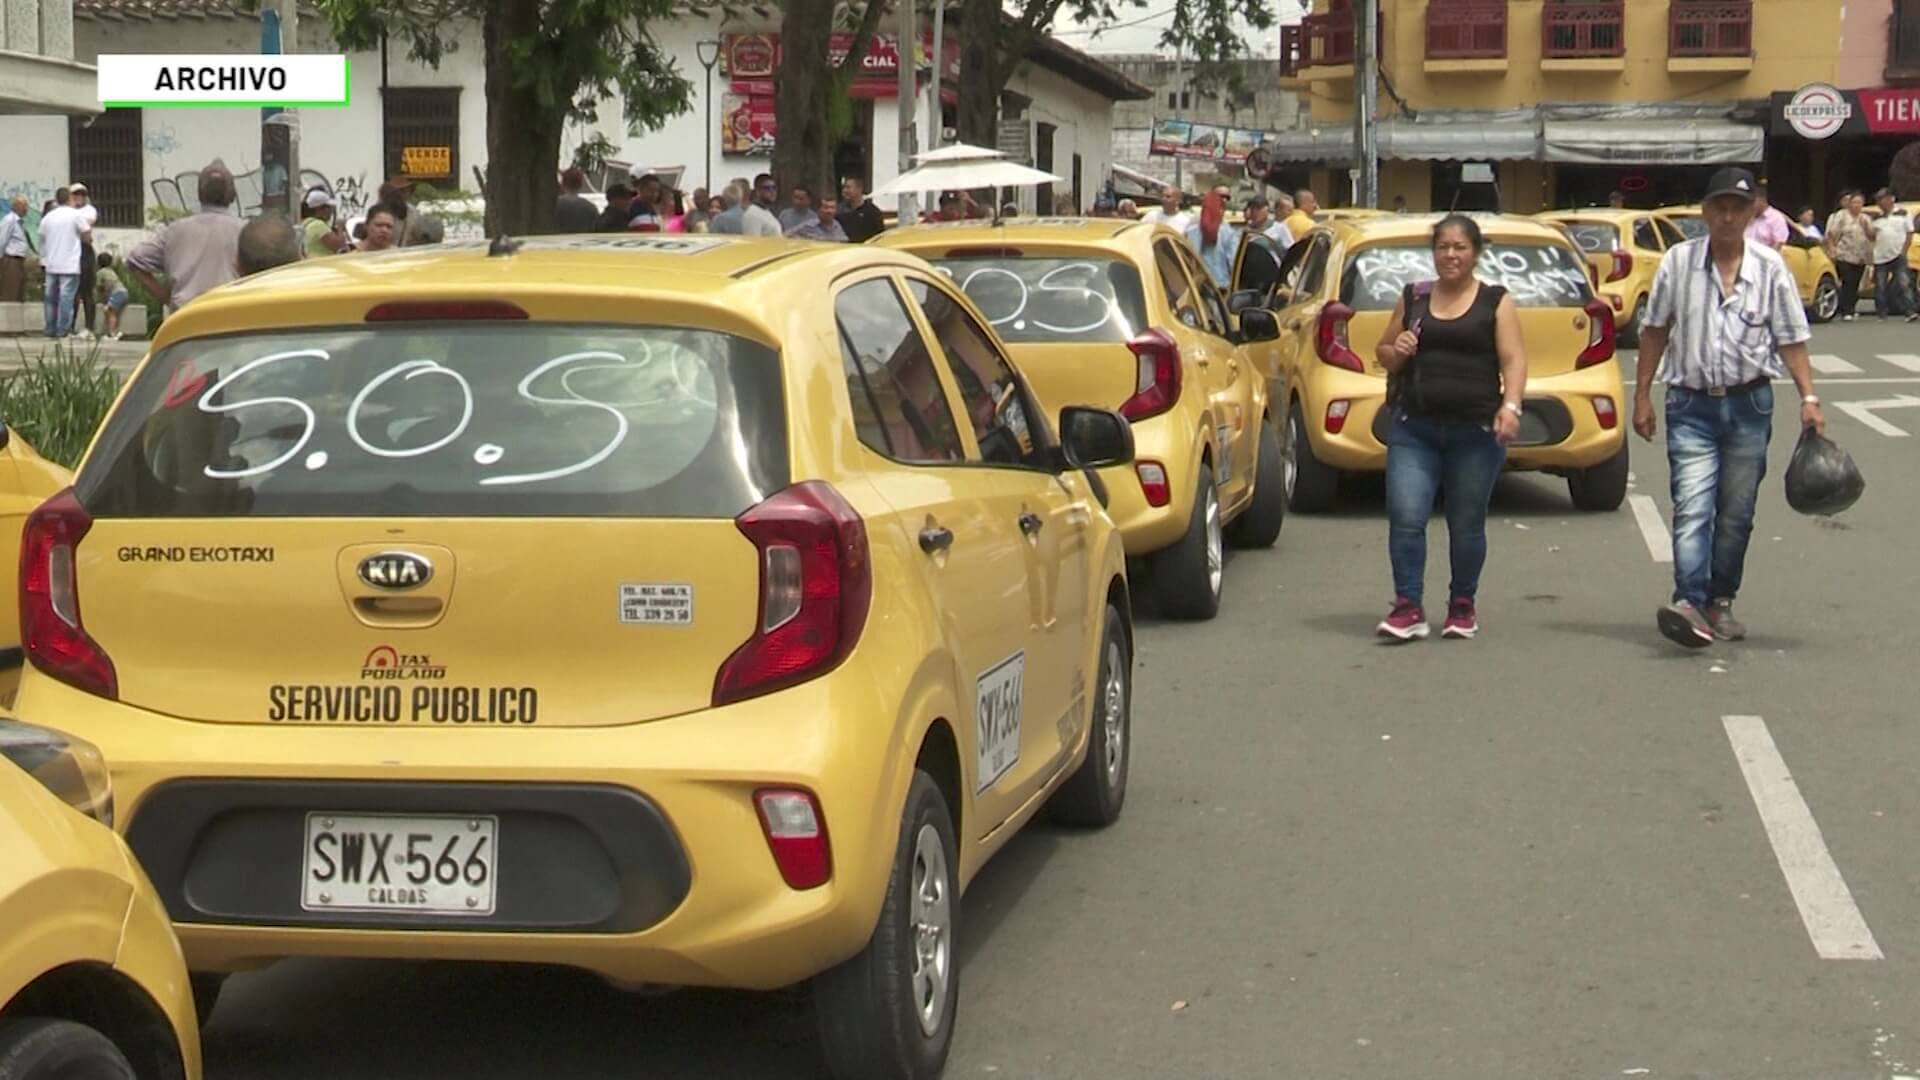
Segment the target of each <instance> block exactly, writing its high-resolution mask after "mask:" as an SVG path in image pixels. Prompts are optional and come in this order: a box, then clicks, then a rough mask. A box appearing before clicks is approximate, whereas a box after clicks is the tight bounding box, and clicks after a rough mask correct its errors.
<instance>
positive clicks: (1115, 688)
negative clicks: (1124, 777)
mask: <svg viewBox="0 0 1920 1080" xmlns="http://www.w3.org/2000/svg"><path fill="white" fill-rule="evenodd" d="M1126 662H1127V658H1126V656H1125V655H1124V654H1122V653H1121V651H1120V643H1119V642H1117V641H1110V642H1108V643H1107V685H1106V687H1105V692H1104V693H1102V694H1101V700H1100V722H1101V724H1102V725H1103V726H1104V727H1105V729H1106V743H1107V746H1106V749H1107V787H1108V788H1109V789H1111V788H1115V787H1118V786H1120V768H1121V766H1122V765H1123V764H1125V763H1126V760H1127V723H1126V720H1127V677H1126V671H1125V669H1124V665H1125V664H1126Z"/></svg>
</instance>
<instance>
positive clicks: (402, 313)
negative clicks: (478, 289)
mask: <svg viewBox="0 0 1920 1080" xmlns="http://www.w3.org/2000/svg"><path fill="white" fill-rule="evenodd" d="M526 317H527V312H526V309H525V308H523V307H521V306H520V305H518V304H510V303H508V302H507V301H505V300H392V301H388V302H387V303H384V304H377V305H375V306H374V307H373V308H372V309H371V310H370V311H368V312H367V321H368V322H421V321H440V322H447V321H462V322H464V321H467V320H471V319H524V318H526Z"/></svg>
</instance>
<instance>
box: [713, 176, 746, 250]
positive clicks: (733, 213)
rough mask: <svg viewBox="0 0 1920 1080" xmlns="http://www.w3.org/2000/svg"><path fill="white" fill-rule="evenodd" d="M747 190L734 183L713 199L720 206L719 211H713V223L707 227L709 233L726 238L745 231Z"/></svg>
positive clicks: (743, 186)
mask: <svg viewBox="0 0 1920 1080" xmlns="http://www.w3.org/2000/svg"><path fill="white" fill-rule="evenodd" d="M749 190H750V189H749V188H747V187H746V186H745V185H742V184H740V183H738V182H737V181H736V182H735V183H731V184H728V185H727V189H726V190H725V191H723V192H721V193H720V194H719V195H718V196H716V197H715V199H714V201H715V202H716V203H718V204H720V209H718V210H716V211H714V215H713V223H712V224H711V225H710V226H709V227H708V228H709V229H710V231H712V232H716V233H721V234H723V235H727V236H739V235H741V234H742V233H744V232H745V231H746V229H745V223H744V220H743V219H744V217H745V215H746V212H747V206H746V203H747V197H748V196H747V193H748V191H749Z"/></svg>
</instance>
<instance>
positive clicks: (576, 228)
mask: <svg viewBox="0 0 1920 1080" xmlns="http://www.w3.org/2000/svg"><path fill="white" fill-rule="evenodd" d="M586 189H587V174H586V173H584V172H581V171H580V167H579V166H578V165H574V166H570V167H568V169H567V171H566V172H563V173H561V174H560V197H559V199H557V200H556V201H555V203H554V207H553V229H554V231H555V232H561V233H583V232H592V231H594V229H596V228H598V227H599V224H600V210H599V208H598V207H596V206H594V205H593V204H592V203H590V202H588V201H587V199H586V196H584V195H582V194H581V192H583V191H585V190H586Z"/></svg>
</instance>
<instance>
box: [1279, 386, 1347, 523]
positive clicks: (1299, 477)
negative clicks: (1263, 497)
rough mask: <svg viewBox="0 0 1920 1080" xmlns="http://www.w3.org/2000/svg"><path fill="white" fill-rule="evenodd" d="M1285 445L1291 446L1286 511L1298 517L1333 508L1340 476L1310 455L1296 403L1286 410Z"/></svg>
mask: <svg viewBox="0 0 1920 1080" xmlns="http://www.w3.org/2000/svg"><path fill="white" fill-rule="evenodd" d="M1287 443H1288V445H1290V446H1292V447H1293V469H1292V473H1291V475H1292V483H1290V484H1289V485H1287V488H1288V490H1287V508H1288V509H1289V510H1294V511H1297V512H1299V513H1302V514H1313V513H1318V512H1320V511H1322V510H1331V509H1333V502H1334V499H1335V497H1336V496H1338V495H1339V493H1340V474H1339V472H1338V471H1336V470H1334V469H1333V468H1331V467H1329V466H1327V465H1325V464H1322V463H1321V461H1320V459H1319V458H1317V457H1314V456H1313V439H1312V438H1311V437H1310V436H1308V434H1307V421H1306V417H1305V416H1304V415H1303V414H1302V413H1301V412H1300V403H1299V402H1297V401H1296V402H1294V403H1293V407H1292V408H1291V409H1288V410H1287Z"/></svg>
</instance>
